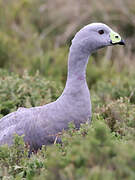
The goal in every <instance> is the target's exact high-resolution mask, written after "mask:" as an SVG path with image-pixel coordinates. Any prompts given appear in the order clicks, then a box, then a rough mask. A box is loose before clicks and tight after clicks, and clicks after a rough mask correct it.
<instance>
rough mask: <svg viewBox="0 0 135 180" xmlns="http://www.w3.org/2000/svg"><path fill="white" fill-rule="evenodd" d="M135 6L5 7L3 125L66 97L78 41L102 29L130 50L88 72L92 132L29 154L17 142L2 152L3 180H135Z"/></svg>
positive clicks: (59, 2) (119, 50)
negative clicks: (14, 115) (90, 29)
mask: <svg viewBox="0 0 135 180" xmlns="http://www.w3.org/2000/svg"><path fill="white" fill-rule="evenodd" d="M134 9H135V2H133V1H132V0H128V1H126V0H123V1H117V0H114V1H110V2H108V1H106V0H101V1H100V2H99V1H95V0H84V1H83V2H81V1H78V0H75V1H71V0H69V1H66V2H65V1H64V0H55V1H54V2H53V5H52V2H51V1H50V0H47V1H44V0H40V1H36V0H21V1H18V0H13V1H12V2H11V1H10V0H6V1H3V0H0V17H1V18H0V68H1V69H0V117H3V116H5V115H6V114H8V113H10V112H13V111H15V110H16V109H17V108H19V107H32V106H39V105H43V104H46V103H49V102H51V101H54V100H55V99H57V97H59V95H60V94H61V92H62V90H63V88H64V85H65V81H66V73H67V57H68V48H69V45H70V40H71V39H72V37H73V36H74V34H75V32H76V31H77V30H78V29H79V28H81V27H82V26H84V25H85V24H88V23H90V22H94V21H102V22H104V23H106V24H108V25H110V26H111V27H113V28H114V29H116V28H117V31H118V32H119V33H120V34H121V35H122V34H123V36H124V37H126V41H127V45H126V47H118V46H117V47H113V48H108V49H104V50H101V51H100V52H98V54H97V53H96V54H93V56H92V57H91V59H90V61H89V64H88V68H87V82H88V86H89V88H90V91H91V99H92V107H93V117H92V122H91V125H90V126H88V125H87V124H84V125H82V126H81V128H80V130H79V131H76V130H75V128H74V125H73V124H70V125H69V127H70V128H69V131H68V132H64V131H63V132H62V135H61V137H62V140H63V145H62V146H60V145H58V144H54V145H52V146H48V147H43V148H42V150H39V151H38V153H37V154H32V156H31V157H30V158H28V151H29V147H28V146H26V145H25V144H24V142H23V137H18V136H17V135H16V136H15V139H14V144H13V146H12V147H8V146H6V145H5V146H3V147H0V179H6V180H7V179H10V180H12V179H16V180H22V179H27V180H31V179H35V180H38V179H39V180H58V179H59V180H76V179H77V180H84V179H86V180H89V179H90V180H104V179H107V180H115V179H118V180H124V179H125V180H127V179H129V180H134V179H135V143H134V142H135V71H134V67H135V43H134V40H135V21H134V19H135V10H134Z"/></svg>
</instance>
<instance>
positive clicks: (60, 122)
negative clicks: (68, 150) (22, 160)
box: [0, 23, 118, 150]
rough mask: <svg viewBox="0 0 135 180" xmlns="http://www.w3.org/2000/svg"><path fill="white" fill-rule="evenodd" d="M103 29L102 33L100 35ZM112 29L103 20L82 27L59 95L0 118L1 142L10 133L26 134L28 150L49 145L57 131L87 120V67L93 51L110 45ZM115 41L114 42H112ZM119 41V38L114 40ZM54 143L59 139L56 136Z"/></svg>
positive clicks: (7, 139) (10, 139)
mask: <svg viewBox="0 0 135 180" xmlns="http://www.w3.org/2000/svg"><path fill="white" fill-rule="evenodd" d="M99 30H103V31H104V34H100V33H99ZM110 32H112V30H111V29H110V28H109V27H108V26H106V25H105V24H102V23H93V24H90V25H87V26H85V27H84V28H82V29H81V30H80V31H79V32H78V33H77V34H76V36H75V37H74V39H73V41H72V45H71V47H70V53H69V58H68V76H67V82H66V86H65V89H64V91H63V93H62V95H61V96H60V97H59V98H58V99H57V100H56V101H55V102H52V103H50V104H47V105H44V106H39V107H34V108H19V109H18V110H17V111H16V112H13V113H10V114H9V115H7V116H5V117H3V118H2V119H1V120H0V145H2V144H8V145H11V144H12V143H13V134H15V133H16V134H18V135H23V134H24V135H25V136H24V141H25V142H27V143H28V144H29V145H30V148H31V150H32V149H34V150H37V149H38V148H40V147H41V146H42V145H43V144H44V145H48V144H52V143H53V142H54V140H55V138H56V134H57V133H58V132H61V131H62V129H67V128H68V123H69V122H71V121H73V122H74V123H75V126H76V128H79V127H80V124H81V123H85V122H86V121H88V122H90V119H91V101H90V93H89V89H88V87H87V82H86V78H85V71H86V66H87V63H88V59H89V56H90V54H91V53H92V52H94V51H96V50H98V49H100V48H102V47H105V46H110V45H112V43H111V39H110V35H109V34H110ZM114 44H115V43H114ZM117 44H118V41H117ZM57 142H61V139H60V138H58V139H57Z"/></svg>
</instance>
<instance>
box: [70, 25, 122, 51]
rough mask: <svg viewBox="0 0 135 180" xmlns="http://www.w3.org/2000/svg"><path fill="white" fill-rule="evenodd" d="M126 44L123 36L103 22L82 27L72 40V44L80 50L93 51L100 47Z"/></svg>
mask: <svg viewBox="0 0 135 180" xmlns="http://www.w3.org/2000/svg"><path fill="white" fill-rule="evenodd" d="M118 44H119V45H125V42H124V40H122V38H121V36H120V35H119V34H118V33H116V32H115V31H113V30H112V29H111V28H110V27H109V26H107V25H105V24H103V23H92V24H89V25H87V26H85V27H84V28H82V29H81V30H80V31H79V32H78V33H77V34H76V35H75V37H74V39H73V40H72V46H73V48H74V49H78V48H79V51H83V52H88V53H92V52H94V51H96V50H98V49H100V48H103V47H106V46H113V45H118Z"/></svg>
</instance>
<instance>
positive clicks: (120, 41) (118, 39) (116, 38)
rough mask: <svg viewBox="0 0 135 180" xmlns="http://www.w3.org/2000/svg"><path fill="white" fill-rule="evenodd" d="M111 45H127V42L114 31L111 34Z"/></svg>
mask: <svg viewBox="0 0 135 180" xmlns="http://www.w3.org/2000/svg"><path fill="white" fill-rule="evenodd" d="M110 44H111V45H116V44H119V45H125V41H124V40H123V39H122V38H121V37H120V35H119V34H118V33H116V32H114V31H111V32H110Z"/></svg>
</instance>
